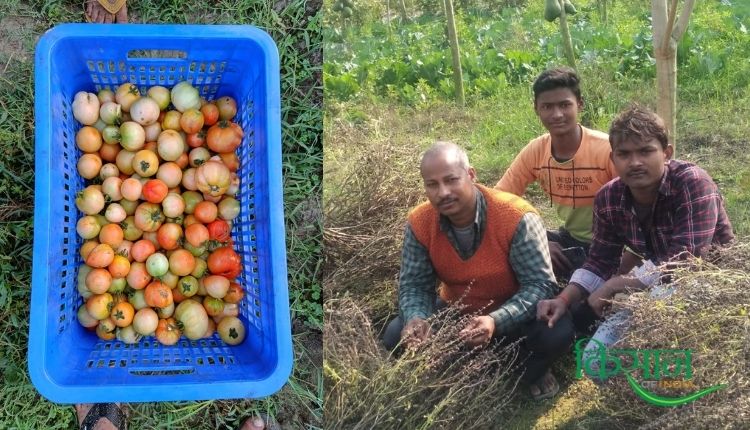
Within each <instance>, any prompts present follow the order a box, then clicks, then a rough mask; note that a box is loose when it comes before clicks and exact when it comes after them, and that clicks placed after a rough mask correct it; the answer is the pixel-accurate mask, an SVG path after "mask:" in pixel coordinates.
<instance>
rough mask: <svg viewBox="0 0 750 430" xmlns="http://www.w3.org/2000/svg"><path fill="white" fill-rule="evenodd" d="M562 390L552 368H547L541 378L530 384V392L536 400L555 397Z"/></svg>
mask: <svg viewBox="0 0 750 430" xmlns="http://www.w3.org/2000/svg"><path fill="white" fill-rule="evenodd" d="M559 391H560V385H559V384H558V383H557V379H555V375H553V374H552V371H551V370H547V373H545V374H544V376H542V377H541V378H539V380H538V381H537V382H535V383H533V384H531V385H530V386H529V392H530V393H531V397H533V398H534V400H544V399H549V398H552V397H555V395H557V393H558V392H559Z"/></svg>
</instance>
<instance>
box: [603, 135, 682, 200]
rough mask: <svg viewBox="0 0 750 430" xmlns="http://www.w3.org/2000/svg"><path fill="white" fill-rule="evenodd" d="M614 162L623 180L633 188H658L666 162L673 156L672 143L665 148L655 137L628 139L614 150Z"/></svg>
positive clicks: (612, 155)
mask: <svg viewBox="0 0 750 430" xmlns="http://www.w3.org/2000/svg"><path fill="white" fill-rule="evenodd" d="M610 157H612V163H614V165H615V170H617V173H618V174H619V175H620V178H622V181H623V182H624V183H625V185H627V186H628V187H630V189H631V190H651V189H653V190H655V189H658V187H659V184H660V182H661V177H662V175H663V174H664V169H665V163H666V161H667V160H669V159H670V158H671V157H672V145H667V148H666V149H663V148H662V146H661V143H660V142H659V141H658V140H657V139H654V138H651V139H649V140H647V141H645V142H644V141H641V140H639V139H626V140H624V141H622V142H619V143H617V144H616V145H615V146H614V149H613V150H612V154H611V155H610Z"/></svg>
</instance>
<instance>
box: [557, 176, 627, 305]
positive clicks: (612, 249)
mask: <svg viewBox="0 0 750 430" xmlns="http://www.w3.org/2000/svg"><path fill="white" fill-rule="evenodd" d="M610 191H611V190H610V189H609V188H606V187H605V188H602V189H601V190H599V192H598V193H597V194H596V198H595V199H594V226H593V233H594V235H593V239H592V241H591V249H590V251H589V255H588V258H587V259H586V262H585V263H584V264H583V267H581V268H580V269H578V270H576V271H575V272H573V276H571V278H570V282H571V283H573V284H578V285H580V286H581V287H583V288H584V289H585V290H586V291H588V292H589V294H590V293H593V292H594V290H596V289H597V288H599V287H600V286H601V285H603V284H604V281H605V280H606V279H609V278H611V277H612V275H614V274H615V273H616V272H617V269H618V268H619V267H620V257H621V256H622V250H623V248H624V243H623V239H622V238H621V237H620V235H619V234H618V229H622V228H623V227H622V225H621V223H619V222H616V221H615V219H614V218H615V217H614V215H613V214H614V212H615V211H616V210H619V206H618V205H619V200H618V199H616V198H614V197H612V193H611V192H610ZM610 200H612V201H610Z"/></svg>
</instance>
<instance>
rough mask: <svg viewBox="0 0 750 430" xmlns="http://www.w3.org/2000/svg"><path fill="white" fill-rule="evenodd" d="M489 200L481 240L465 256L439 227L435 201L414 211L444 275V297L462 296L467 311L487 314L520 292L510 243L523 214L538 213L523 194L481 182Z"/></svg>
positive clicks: (418, 230)
mask: <svg viewBox="0 0 750 430" xmlns="http://www.w3.org/2000/svg"><path fill="white" fill-rule="evenodd" d="M477 188H478V189H479V191H480V192H481V193H482V195H484V198H485V200H486V201H487V212H486V216H485V223H486V225H485V229H484V234H483V236H482V242H481V243H480V244H479V248H478V249H477V250H476V252H475V253H474V255H472V256H471V257H470V258H469V259H468V260H462V259H461V257H460V256H459V255H458V251H457V250H456V249H455V248H454V247H453V245H451V243H450V241H449V240H448V236H447V235H446V234H445V233H444V232H442V231H441V230H440V214H439V212H438V211H437V209H435V207H434V206H432V205H431V204H430V202H425V203H423V204H421V205H419V206H417V207H416V208H414V209H413V210H412V211H411V212H410V213H409V224H410V226H411V229H412V231H413V232H414V236H415V237H416V239H417V240H418V241H419V243H421V244H422V245H423V246H424V247H425V248H426V249H427V251H428V252H429V254H430V260H431V261H432V265H433V267H434V268H435V271H436V272H437V276H438V279H440V281H441V284H440V289H439V291H440V297H441V298H442V299H443V300H445V301H446V302H448V303H453V302H457V301H460V303H461V304H462V305H463V306H466V307H465V308H464V310H463V312H465V313H472V312H476V311H480V312H481V313H482V314H488V313H490V312H492V311H494V310H495V309H497V308H499V307H500V306H501V305H502V304H503V303H505V301H506V300H508V299H509V298H510V297H511V296H513V294H515V293H516V292H517V291H518V281H517V280H516V276H515V274H514V273H513V268H512V267H511V265H510V260H509V257H510V244H511V242H512V241H513V235H514V234H515V232H516V227H517V226H518V223H519V222H520V221H521V217H523V215H524V214H526V213H527V212H534V213H536V210H535V209H534V207H533V206H531V204H529V203H528V202H526V201H525V200H523V199H522V198H520V197H518V196H516V195H514V194H510V193H506V192H502V191H497V190H494V189H490V188H487V187H484V186H481V185H477Z"/></svg>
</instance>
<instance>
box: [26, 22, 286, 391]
mask: <svg viewBox="0 0 750 430" xmlns="http://www.w3.org/2000/svg"><path fill="white" fill-rule="evenodd" d="M35 79H36V82H35V85H36V94H35V98H36V101H35V106H34V109H35V117H36V145H35V148H36V165H35V172H36V185H35V191H36V195H35V210H34V261H33V277H32V294H31V322H30V333H29V373H30V375H31V379H32V381H33V383H34V385H35V386H36V388H37V389H38V390H39V392H40V393H41V394H42V395H44V397H46V398H48V399H49V400H51V401H54V402H58V403H78V402H102V401H121V402H144V401H173V400H201V399H226V398H257V397H262V396H266V395H270V394H272V393H274V392H276V391H277V390H279V389H280V388H281V387H282V385H284V383H285V382H286V381H287V379H288V377H289V374H290V372H291V368H292V342H291V328H290V321H289V298H288V287H287V270H286V251H285V238H284V221H283V201H282V200H283V197H282V184H281V131H280V124H281V119H280V104H279V60H278V51H277V49H276V45H275V44H274V42H273V40H272V39H271V38H270V37H269V36H268V34H266V33H265V32H263V31H261V30H259V29H257V28H255V27H252V26H223V25H211V26H208V25H136V24H127V25H119V24H118V25H96V24H66V25H61V26H58V27H55V28H53V29H52V30H50V31H48V32H47V33H45V34H44V35H43V37H42V38H41V39H40V41H39V43H38V44H37V47H36V57H35ZM183 80H187V81H190V82H192V83H193V85H194V86H196V87H197V88H198V89H199V90H200V92H201V95H202V96H204V97H207V98H209V99H211V98H215V97H220V96H224V95H229V96H232V97H234V98H235V100H237V105H238V113H237V119H236V121H237V122H238V123H240V125H241V126H242V128H243V129H244V130H245V137H244V139H243V141H242V145H241V147H240V149H239V157H240V169H239V171H238V173H239V175H240V178H241V185H240V192H239V194H238V200H239V201H240V205H241V211H240V215H239V217H238V218H237V219H236V220H235V225H234V226H233V232H232V235H233V238H234V240H235V249H237V250H238V251H239V253H240V255H241V258H242V263H243V273H242V274H241V275H240V277H239V278H238V282H240V283H241V284H242V285H243V287H244V288H245V290H246V296H245V298H244V299H243V301H242V303H241V306H240V314H241V318H242V320H243V322H244V323H245V325H246V327H247V337H246V339H245V341H244V342H243V343H242V344H241V345H238V346H227V345H226V344H224V343H223V342H222V341H221V339H219V337H218V336H217V335H215V336H214V337H213V338H211V339H206V340H199V341H189V340H186V339H185V338H184V337H183V338H182V339H181V340H180V341H179V343H178V344H177V345H174V346H163V345H160V344H159V343H158V342H156V340H155V339H154V338H149V339H148V340H143V341H141V342H140V343H139V344H137V345H127V344H124V343H122V342H119V341H102V340H100V339H98V338H97V337H96V336H95V334H93V333H91V332H89V331H87V330H85V329H84V328H82V327H81V325H80V324H79V323H78V321H77V317H76V312H77V310H78V307H79V306H80V305H81V303H83V300H82V299H81V297H80V296H79V295H78V292H77V289H76V275H77V270H78V267H79V265H80V263H81V258H80V254H79V247H80V245H81V243H82V240H81V239H80V238H79V237H78V235H77V234H76V228H75V227H76V221H77V219H78V218H79V217H80V216H81V213H80V212H79V211H78V209H77V208H76V205H75V195H76V192H78V191H79V190H81V189H82V188H83V184H84V183H83V180H82V178H80V177H79V176H78V172H77V169H76V163H77V159H78V157H79V155H80V151H79V150H78V149H77V147H76V144H75V134H76V131H77V130H78V128H79V127H80V125H78V124H77V122H76V121H75V119H74V118H73V114H72V108H71V104H72V101H73V96H74V95H75V94H76V92H78V91H81V90H86V91H90V92H96V91H98V90H99V89H101V88H110V89H114V88H116V86H118V85H119V84H121V83H123V82H131V83H135V84H137V85H138V86H139V87H140V88H141V89H142V90H145V89H146V88H148V87H150V86H153V85H163V86H166V87H168V88H171V87H172V86H173V85H174V84H176V83H177V82H180V81H183Z"/></svg>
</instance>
